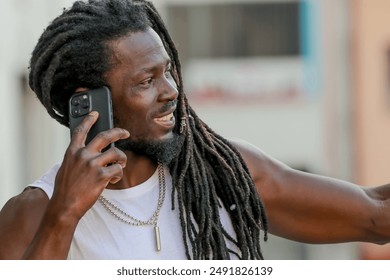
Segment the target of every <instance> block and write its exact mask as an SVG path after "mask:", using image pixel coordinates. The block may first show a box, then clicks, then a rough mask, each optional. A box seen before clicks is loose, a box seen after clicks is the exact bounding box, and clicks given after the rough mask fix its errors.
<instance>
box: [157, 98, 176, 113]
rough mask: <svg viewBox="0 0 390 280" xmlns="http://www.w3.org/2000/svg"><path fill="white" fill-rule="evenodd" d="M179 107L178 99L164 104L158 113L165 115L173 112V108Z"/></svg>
mask: <svg viewBox="0 0 390 280" xmlns="http://www.w3.org/2000/svg"><path fill="white" fill-rule="evenodd" d="M176 105H177V99H175V100H171V101H168V102H167V103H165V104H164V106H162V107H161V108H160V110H159V111H158V113H159V114H162V113H165V112H166V111H169V110H171V109H172V108H174V107H176Z"/></svg>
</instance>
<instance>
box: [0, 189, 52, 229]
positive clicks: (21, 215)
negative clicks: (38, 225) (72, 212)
mask: <svg viewBox="0 0 390 280" xmlns="http://www.w3.org/2000/svg"><path fill="white" fill-rule="evenodd" d="M48 202H49V198H48V196H47V195H46V193H45V192H44V191H43V190H41V189H40V188H34V187H27V188H25V189H24V190H23V192H21V193H20V194H18V195H16V196H14V197H12V198H11V199H10V200H8V201H7V203H6V204H5V205H4V207H3V209H2V210H1V212H0V225H1V224H3V223H9V224H11V223H12V224H13V223H17V222H18V221H23V222H28V223H30V222H31V219H33V220H35V219H36V218H41V217H40V216H41V215H43V213H44V211H45V209H46V206H47V204H48Z"/></svg>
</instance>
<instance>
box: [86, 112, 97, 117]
mask: <svg viewBox="0 0 390 280" xmlns="http://www.w3.org/2000/svg"><path fill="white" fill-rule="evenodd" d="M97 114H98V112H96V111H92V112H90V113H89V114H88V115H90V116H93V117H94V116H97Z"/></svg>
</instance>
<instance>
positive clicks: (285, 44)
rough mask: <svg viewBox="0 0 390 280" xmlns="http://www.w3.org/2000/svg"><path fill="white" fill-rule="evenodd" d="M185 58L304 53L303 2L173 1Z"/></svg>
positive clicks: (172, 17) (171, 14) (174, 30)
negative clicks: (302, 40)
mask: <svg viewBox="0 0 390 280" xmlns="http://www.w3.org/2000/svg"><path fill="white" fill-rule="evenodd" d="M167 15H168V17H167V21H168V26H169V30H170V32H171V34H172V37H173V39H174V41H175V43H176V45H177V48H178V50H179V52H180V55H181V58H182V59H183V60H187V59H190V58H209V57H216V58H221V57H251V56H295V55H299V54H300V36H299V35H300V34H299V2H288V3H283V2H278V3H232V4H192V5H173V4H171V5H169V6H168V13H167Z"/></svg>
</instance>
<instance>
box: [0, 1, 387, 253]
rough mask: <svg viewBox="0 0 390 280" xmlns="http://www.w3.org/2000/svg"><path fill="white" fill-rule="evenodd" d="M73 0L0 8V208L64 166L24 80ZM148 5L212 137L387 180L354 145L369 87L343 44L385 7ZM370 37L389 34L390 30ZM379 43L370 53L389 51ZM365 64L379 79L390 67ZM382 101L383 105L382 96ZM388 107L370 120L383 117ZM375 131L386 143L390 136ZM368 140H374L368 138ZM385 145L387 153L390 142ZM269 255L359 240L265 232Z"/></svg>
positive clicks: (309, 165)
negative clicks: (41, 39)
mask: <svg viewBox="0 0 390 280" xmlns="http://www.w3.org/2000/svg"><path fill="white" fill-rule="evenodd" d="M72 2H73V1H71V0H67V1H66V0H62V1H60V0H57V1H51V0H3V1H2V3H1V4H0V5H1V6H0V36H1V43H0V94H1V100H2V101H1V102H0V114H1V117H0V121H1V125H0V127H1V136H2V137H1V138H0V145H1V147H2V149H1V151H0V154H1V156H0V159H1V160H0V184H1V188H0V206H1V205H3V204H4V203H5V202H6V200H8V199H9V198H10V197H11V196H13V195H15V194H17V193H19V192H20V191H21V190H22V189H23V188H24V187H25V186H26V185H27V184H28V183H29V182H31V181H32V180H34V179H36V178H38V177H39V176H40V175H41V174H42V173H43V172H44V171H45V170H46V169H48V168H49V167H50V166H51V165H52V164H53V163H55V162H57V161H60V160H61V158H62V155H63V153H64V151H65V149H66V146H67V144H68V142H69V133H68V130H67V129H66V128H65V127H62V126H60V125H59V124H57V123H56V122H55V121H54V120H52V119H50V118H49V116H48V114H47V113H46V111H45V109H44V108H43V107H42V106H41V105H40V104H39V102H38V100H37V99H36V98H35V96H34V94H32V93H31V91H30V90H29V88H28V86H27V80H26V79H27V75H28V69H27V66H28V60H29V55H30V53H31V51H32V49H33V47H34V45H35V43H36V41H37V39H38V36H39V35H40V33H41V32H42V30H43V29H44V28H45V27H46V25H47V24H48V23H49V21H50V20H52V19H53V18H54V17H55V16H56V15H58V14H59V13H60V12H61V10H62V8H63V7H68V6H69V5H70V4H71V3H72ZM153 2H155V5H156V6H157V8H158V9H159V10H160V11H161V12H162V15H163V17H164V19H165V20H166V22H167V23H168V27H169V30H170V31H171V32H172V35H173V38H174V41H175V42H176V43H177V47H178V49H179V54H180V57H181V59H182V61H183V71H184V79H185V80H184V81H185V86H186V88H187V92H188V95H189V98H190V100H191V102H192V104H193V107H194V108H195V109H196V111H197V112H198V114H199V115H200V116H201V117H202V118H203V119H204V120H205V121H206V122H207V123H208V124H209V125H210V126H211V127H212V128H214V129H215V130H216V131H217V132H219V133H220V134H222V135H224V136H226V137H231V138H242V139H245V140H247V141H249V142H251V143H253V144H255V145H257V146H259V147H260V148H261V149H263V150H264V151H265V152H266V153H268V154H270V155H271V156H273V157H275V158H277V159H279V160H281V161H283V162H285V163H287V164H289V165H290V166H292V167H294V168H298V169H302V170H305V171H308V172H314V173H319V174H324V175H329V176H333V177H337V178H341V179H346V180H352V181H356V182H358V183H362V184H374V183H377V182H384V181H385V180H389V179H390V178H389V175H387V174H386V173H385V172H382V173H381V174H377V173H375V176H376V177H375V178H376V180H377V181H374V180H373V179H372V177H370V176H369V174H368V173H367V172H365V170H366V169H365V168H366V164H362V163H361V162H362V161H364V162H365V160H367V159H369V158H370V156H369V155H370V152H371V150H370V149H369V148H366V146H365V143H362V142H359V141H357V138H359V137H363V136H364V135H365V134H366V133H367V131H366V130H364V128H363V129H360V123H358V122H357V120H356V116H357V115H358V112H360V110H364V106H363V105H362V104H363V103H365V102H366V101H364V102H363V101H361V100H362V98H363V97H362V96H364V94H367V92H364V91H362V90H361V89H359V90H357V87H358V86H359V84H358V83H356V79H357V77H359V79H360V80H359V81H364V74H363V73H360V72H358V71H360V70H362V71H363V69H364V65H365V64H364V63H365V60H364V59H360V56H359V53H360V52H361V51H362V50H361V49H359V48H358V47H356V46H354V45H353V44H351V43H361V42H363V41H361V40H360V38H361V37H359V36H360V31H361V32H366V33H365V34H368V33H370V31H371V30H370V29H369V28H370V27H369V26H368V27H367V28H368V29H364V28H363V27H365V26H364V25H363V24H361V25H359V23H364V19H365V18H366V17H369V16H372V14H370V12H366V13H362V12H361V11H363V10H364V9H365V10H364V11H367V9H366V8H367V7H372V9H371V10H370V9H369V10H368V11H371V12H372V13H375V12H376V11H377V10H378V9H379V10H381V9H386V8H387V9H390V5H389V4H386V2H385V1H381V0H375V1H370V3H371V4H367V1H366V2H365V4H364V1H348V0H342V1H340V0H318V1H315V0H306V1H297V0H284V1H283V0H277V1H276V0H257V1H256V0H209V1H205V0H159V1H153ZM364 5H366V6H367V7H366V6H364ZM378 5H379V6H378ZM381 5H382V6H383V7H382V6H381ZM363 6H364V9H363ZM375 7H378V9H377V10H376V9H375ZM359 11H360V12H359ZM374 17H375V16H374ZM389 21H390V18H388V19H387V24H389ZM382 24H383V23H382ZM359 27H360V28H361V29H359ZM373 28H376V27H372V29H373ZM375 34H378V38H384V37H386V38H387V39H386V40H388V41H390V39H389V36H390V35H388V34H382V33H375ZM381 36H382V37H381ZM363 38H364V36H363ZM364 42H365V41H364ZM387 47H388V46H387V45H386V46H384V48H383V49H380V50H374V52H375V51H378V52H380V51H383V52H384V53H386V55H387V54H388V53H387V50H388V49H387ZM370 50H371V49H370ZM366 55H368V56H369V53H367V54H366ZM386 58H387V59H388V57H386ZM370 69H372V71H374V72H375V71H378V72H375V73H377V74H378V75H382V76H385V75H386V74H388V72H386V71H388V70H389V69H386V67H384V68H383V69H380V70H378V69H376V68H375V67H373V68H370ZM381 71H382V72H381ZM384 72H385V73H384ZM372 74H374V73H372ZM362 79H363V80H362ZM387 82H388V81H387V80H381V81H380V83H382V84H386V83H387ZM387 86H388V85H387ZM387 91H388V88H387ZM355 94H358V95H355ZM387 94H388V92H387ZM380 98H382V99H383V100H385V97H383V96H382V95H381V97H380ZM386 98H387V97H386ZM382 99H379V100H382ZM359 100H360V101H359ZM387 101H388V100H387ZM359 102H361V103H359ZM379 103H381V102H379ZM383 103H385V102H384V101H383ZM386 106H387V110H389V109H388V106H389V103H387V104H386ZM358 110H359V111H358ZM374 111H375V110H374ZM388 114H389V113H388V112H387V113H384V115H385V117H384V118H383V119H381V120H377V119H374V122H375V123H379V122H386V121H388V118H389V116H388ZM368 121H369V119H367V120H365V119H362V122H368ZM387 124H388V123H387ZM383 137H384V139H385V141H388V140H389V139H390V135H389V133H387V134H383ZM359 139H360V138H359ZM386 139H387V140H386ZM382 140H383V139H382ZM373 143H374V144H373ZM370 145H374V146H376V145H375V142H374V141H373V142H371V143H370ZM376 148H378V147H376ZM383 152H384V154H386V155H387V157H389V155H390V150H389V149H387V150H384V151H383ZM387 162H388V160H387ZM365 163H366V162H365ZM382 164H385V161H384V162H383V163H382ZM382 169H383V168H382ZM383 170H384V169H383ZM357 173H359V174H357ZM363 175H364V176H363ZM324 230H329V229H324ZM265 256H266V258H268V259H355V258H357V257H358V249H357V248H356V244H344V245H331V246H330V245H303V244H300V243H295V242H290V241H286V240H283V239H280V238H277V237H273V236H271V238H270V241H269V242H268V243H267V244H266V245H265Z"/></svg>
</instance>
